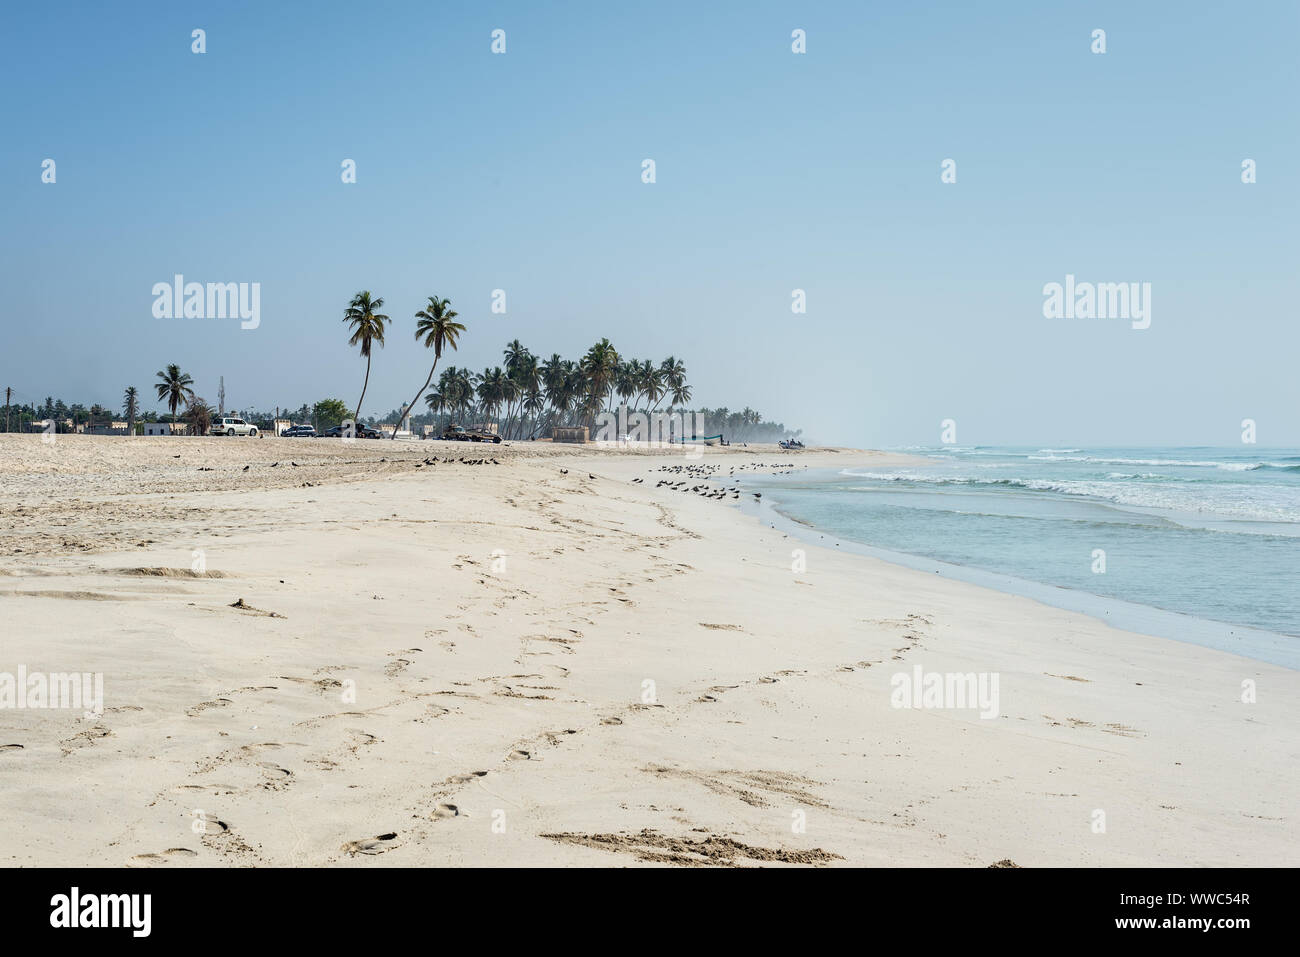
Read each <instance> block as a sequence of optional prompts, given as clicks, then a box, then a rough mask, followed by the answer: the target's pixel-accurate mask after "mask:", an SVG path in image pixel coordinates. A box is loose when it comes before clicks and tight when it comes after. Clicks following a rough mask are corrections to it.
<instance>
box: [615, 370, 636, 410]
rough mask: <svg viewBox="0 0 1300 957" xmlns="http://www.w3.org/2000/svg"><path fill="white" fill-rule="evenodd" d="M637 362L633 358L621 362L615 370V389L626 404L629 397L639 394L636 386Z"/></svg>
mask: <svg viewBox="0 0 1300 957" xmlns="http://www.w3.org/2000/svg"><path fill="white" fill-rule="evenodd" d="M636 372H637V364H636V360H635V359H633V360H632V361H631V362H620V363H619V364H618V367H617V368H616V369H615V370H614V391H615V392H616V393H618V397H619V398H620V399H622V400H623V404H624V405H626V404H627V401H628V399H630V398H632V397H633V396H634V395H636V394H637V387H636Z"/></svg>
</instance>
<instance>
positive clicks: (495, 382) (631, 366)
mask: <svg viewBox="0 0 1300 957" xmlns="http://www.w3.org/2000/svg"><path fill="white" fill-rule="evenodd" d="M502 359H503V365H500V366H493V367H490V368H487V369H484V370H483V371H482V372H479V373H473V372H470V371H469V370H468V369H464V368H459V367H457V366H449V367H448V368H446V369H444V370H443V372H442V375H441V376H439V377H438V383H437V385H436V386H435V387H434V389H433V391H431V392H430V393H429V394H428V395H427V396H425V399H424V401H425V404H426V405H427V406H428V407H429V411H430V412H433V413H435V414H436V413H444V412H445V413H448V414H450V415H452V416H457V415H458V416H460V417H462V418H464V417H467V416H469V415H470V414H471V413H477V414H480V415H482V416H483V418H484V419H486V420H496V421H497V422H498V423H499V431H500V433H501V435H502V437H503V438H531V437H535V436H537V435H547V434H549V432H550V430H551V429H552V428H554V427H556V426H560V425H587V426H589V427H590V426H592V425H594V422H595V418H596V416H597V415H599V414H600V413H601V412H602V411H606V410H612V408H613V406H614V405H615V399H616V398H617V399H618V400H621V401H622V403H623V404H626V405H628V406H629V411H638V406H643V408H641V409H640V411H644V412H655V411H658V409H659V406H660V404H661V403H662V402H663V401H664V400H668V401H669V403H670V406H669V407H671V406H672V405H682V404H684V403H686V402H688V401H690V398H691V387H690V386H689V385H687V383H686V366H685V364H684V363H683V362H682V361H681V360H680V359H677V358H675V357H672V356H670V357H669V358H667V359H665V360H664V361H663V362H661V363H659V364H658V365H655V364H654V363H653V362H651V361H650V360H649V359H646V360H643V361H638V360H635V359H632V360H627V361H624V360H623V359H622V358H620V357H619V355H618V352H617V351H616V350H615V349H614V346H613V344H612V343H610V341H609V340H608V339H602V340H601V341H600V342H598V343H596V344H595V345H594V346H592V347H591V348H590V349H588V350H587V353H586V354H585V355H584V356H583V357H582V358H581V359H578V360H576V361H575V360H572V359H564V358H562V357H561V356H560V355H559V353H552V355H551V357H550V358H549V359H545V360H543V359H539V358H538V357H537V356H536V355H534V354H533V353H532V352H530V351H529V350H528V348H527V347H525V346H524V344H523V343H521V342H520V341H519V340H518V339H515V340H514V341H513V342H510V343H508V344H507V345H506V347H505V350H504V352H503V355H502Z"/></svg>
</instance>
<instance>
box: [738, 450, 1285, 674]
mask: <svg viewBox="0 0 1300 957" xmlns="http://www.w3.org/2000/svg"><path fill="white" fill-rule="evenodd" d="M897 451H900V452H907V453H909V454H912V455H916V456H924V457H926V459H927V463H926V464H924V465H914V466H910V467H906V468H845V469H838V470H834V469H825V470H823V469H818V470H811V469H810V470H807V471H798V472H796V473H794V474H792V475H789V476H773V477H765V478H761V479H758V478H755V479H746V481H745V485H746V486H747V487H750V488H754V489H757V488H760V487H761V488H762V489H763V495H764V504H765V506H767V507H768V508H774V509H775V512H776V513H778V514H779V515H781V516H786V517H788V518H790V519H795V520H797V521H798V522H799V523H802V524H803V525H804V526H813V527H815V528H816V529H817V530H818V532H819V533H825V534H827V535H830V536H834V537H836V538H838V539H840V540H842V541H843V542H844V543H845V545H846V546H848V547H852V545H853V543H857V544H860V545H862V546H865V547H867V550H870V551H873V553H876V554H881V555H882V557H889V558H894V559H895V560H902V561H903V562H904V563H905V564H918V562H919V565H918V567H934V568H936V569H937V570H941V573H943V574H950V575H952V576H953V577H957V578H964V579H967V580H972V581H977V582H979V583H981V584H989V585H992V586H993V587H999V588H1002V589H1003V590H1010V591H1015V592H1018V593H1022V594H1028V595H1029V596H1030V597H1034V598H1037V599H1039V600H1044V601H1048V602H1049V603H1051V604H1057V605H1060V606H1062V607H1070V608H1076V609H1078V610H1083V611H1087V612H1089V613H1091V614H1094V615H1097V616H1098V617H1102V618H1105V619H1107V620H1109V621H1111V622H1112V623H1113V624H1116V625H1118V626H1120V627H1126V628H1132V629H1133V630H1139V631H1145V632H1151V633H1161V634H1165V635H1167V636H1169V637H1176V638H1180V639H1183V640H1188V641H1193V642H1196V643H1200V644H1207V645H1210V646H1214V647H1221V648H1226V649H1229V650H1233V651H1236V652H1237V653H1239V654H1244V655H1248V656H1251V657H1256V658H1262V659H1265V660H1270V661H1275V662H1277V663H1280V664H1287V665H1289V666H1290V667H1300V450H1296V449H1263V448H1258V447H1256V446H1249V445H1243V446H1240V447H1236V448H1230V449H1229V448H1085V447H1058V448H1039V447H1033V448H988V447H962V448H957V447H940V448H907V449H899V450H897ZM814 537H815V536H814ZM1103 553H1104V555H1103ZM1103 560H1104V564H1103ZM1148 610H1149V611H1150V612H1151V614H1146V613H1145V612H1146V611H1148ZM1157 611H1158V612H1163V613H1169V614H1155V612H1157Z"/></svg>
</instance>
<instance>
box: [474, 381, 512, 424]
mask: <svg viewBox="0 0 1300 957" xmlns="http://www.w3.org/2000/svg"><path fill="white" fill-rule="evenodd" d="M509 383H510V377H509V376H507V375H506V374H505V373H504V372H503V371H502V370H501V367H500V366H497V367H496V368H495V369H484V370H483V373H482V374H481V375H480V376H479V377H478V399H479V405H480V406H481V407H482V409H483V412H484V416H485V420H484V422H483V429H484V430H485V431H486V430H487V427H488V425H489V423H488V422H487V421H486V419H487V418H488V417H495V416H496V413H497V412H498V411H500V409H501V405H502V403H504V402H505V401H506V400H507V399H508V398H509V388H510V386H509Z"/></svg>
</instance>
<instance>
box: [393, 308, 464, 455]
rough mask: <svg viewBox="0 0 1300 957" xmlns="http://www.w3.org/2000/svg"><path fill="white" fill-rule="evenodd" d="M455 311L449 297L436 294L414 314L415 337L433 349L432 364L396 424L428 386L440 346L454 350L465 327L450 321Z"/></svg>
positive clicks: (440, 349) (440, 350) (394, 433)
mask: <svg viewBox="0 0 1300 957" xmlns="http://www.w3.org/2000/svg"><path fill="white" fill-rule="evenodd" d="M456 316H457V313H456V311H455V310H454V309H452V308H451V300H450V299H439V298H438V297H437V296H430V297H429V304H428V305H427V306H425V307H424V308H423V309H421V310H420V311H419V312H417V313H416V314H415V318H416V319H418V320H419V321H418V322H417V323H416V324H415V339H416V341H417V342H418V341H419V340H420V339H423V340H424V347H425V348H426V349H429V348H432V349H433V365H432V366H430V367H429V377H428V378H427V379H425V380H424V385H422V386H420V391H419V392H417V393H415V398H414V399H412V400H411V401H410V402H408V403H407V405H406V408H404V409H403V410H402V413H401V415H399V416H398V417H397V426H400V425H401V424H402V420H403V419H404V418H406V414H407V413H408V412H410V411H411V410H412V409H413V408H415V403H417V402H419V401H420V396H422V395H424V391H425V389H427V388H429V383H430V382H432V381H433V372H434V370H435V369H437V368H438V360H439V359H441V358H442V347H443V346H450V347H451V348H452V350H453V351H454V350H455V349H456V339H457V338H458V337H459V336H460V334H461V333H462V332H464V331H465V327H464V326H463V325H461V324H460V323H459V322H452V320H453V319H455V318H456ZM397 426H394V428H393V438H394V439H396V438H397Z"/></svg>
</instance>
